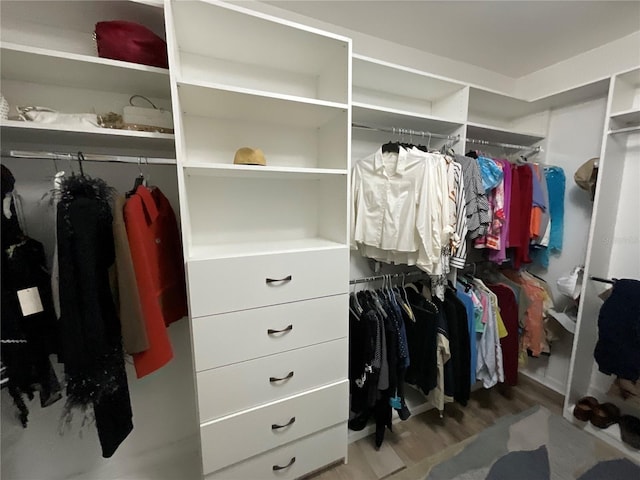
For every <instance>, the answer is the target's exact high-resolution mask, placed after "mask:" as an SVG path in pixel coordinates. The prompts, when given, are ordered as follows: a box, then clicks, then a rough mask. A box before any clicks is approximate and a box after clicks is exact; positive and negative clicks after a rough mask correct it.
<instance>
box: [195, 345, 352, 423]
mask: <svg viewBox="0 0 640 480" xmlns="http://www.w3.org/2000/svg"><path fill="white" fill-rule="evenodd" d="M348 354H349V344H348V340H347V339H346V338H342V339H339V340H334V341H331V342H327V343H321V344H318V345H313V346H311V347H306V348H299V349H296V350H291V351H289V352H285V353H280V354H278V355H271V356H268V357H265V358H259V359H256V360H252V361H249V362H241V363H236V364H233V365H229V366H226V367H221V368H215V369H212V370H207V371H205V372H199V373H198V374H197V381H198V405H199V407H200V408H199V410H200V422H205V421H208V420H213V419H215V418H219V417H222V416H225V415H229V414H232V413H235V412H239V411H241V410H245V409H247V408H251V407H254V406H257V405H261V404H265V403H269V402H273V401H275V400H279V399H283V398H286V397H289V396H291V395H294V394H297V393H301V392H304V391H305V390H311V389H313V388H317V387H318V386H321V385H328V384H330V383H335V382H339V381H340V380H345V379H347V378H348V368H349V366H348Z"/></svg>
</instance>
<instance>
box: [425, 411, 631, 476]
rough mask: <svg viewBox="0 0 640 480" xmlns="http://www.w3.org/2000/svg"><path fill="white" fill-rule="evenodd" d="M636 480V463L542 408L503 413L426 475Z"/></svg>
mask: <svg viewBox="0 0 640 480" xmlns="http://www.w3.org/2000/svg"><path fill="white" fill-rule="evenodd" d="M627 479H628V480H639V479H640V466H638V465H637V464H635V463H633V462H632V461H630V460H628V459H627V458H625V457H624V456H623V454H622V453H620V452H618V451H617V450H615V449H614V448H612V447H610V446H609V445H607V444H606V443H604V442H602V441H601V440H599V439H597V438H596V437H594V436H593V435H590V434H589V433H586V432H583V431H582V430H580V429H578V428H576V427H575V426H574V425H572V424H570V423H569V422H568V421H567V420H565V419H564V418H562V417H560V416H558V415H555V414H553V413H551V412H550V411H549V410H547V409H546V408H544V407H534V408H531V409H529V410H527V411H525V412H522V413H520V414H518V415H511V416H508V417H503V418H501V419H500V420H498V421H497V422H496V423H495V424H494V425H492V426H491V427H489V428H487V429H485V430H483V431H482V432H481V433H479V434H478V435H477V436H476V437H475V438H474V439H472V440H471V441H470V442H469V443H467V444H466V446H465V447H464V449H463V450H462V451H460V453H458V454H457V455H455V456H454V457H452V458H450V459H449V460H447V461H444V462H442V463H440V464H438V465H435V466H434V467H433V468H432V469H431V471H430V472H429V474H428V475H427V477H426V480H627Z"/></svg>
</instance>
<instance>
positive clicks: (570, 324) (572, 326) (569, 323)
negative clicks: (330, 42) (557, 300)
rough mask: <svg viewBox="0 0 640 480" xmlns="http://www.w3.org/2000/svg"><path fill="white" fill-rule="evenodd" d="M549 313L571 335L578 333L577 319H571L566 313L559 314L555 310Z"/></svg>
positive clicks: (550, 310)
mask: <svg viewBox="0 0 640 480" xmlns="http://www.w3.org/2000/svg"><path fill="white" fill-rule="evenodd" d="M547 313H548V314H549V315H551V316H552V317H553V318H554V319H555V320H557V321H558V323H559V324H560V325H562V327H563V328H564V329H565V330H567V331H568V332H570V333H576V321H577V318H575V317H570V316H569V315H567V314H566V313H564V312H557V311H556V310H554V309H553V308H550V309H549V310H548V311H547Z"/></svg>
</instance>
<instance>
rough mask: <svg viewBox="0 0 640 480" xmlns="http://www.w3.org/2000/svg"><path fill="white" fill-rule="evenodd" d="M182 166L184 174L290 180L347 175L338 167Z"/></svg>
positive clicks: (192, 163) (198, 164)
mask: <svg viewBox="0 0 640 480" xmlns="http://www.w3.org/2000/svg"><path fill="white" fill-rule="evenodd" d="M182 166H183V167H184V169H185V174H186V175H187V176H190V175H198V176H216V177H240V178H242V177H248V178H273V179H282V178H287V179H292V180H318V179H322V178H327V177H334V176H340V175H345V176H346V175H347V170H346V169H338V168H303V167H281V166H265V167H263V166H260V165H235V164H225V163H202V162H200V163H197V162H187V163H183V164H182Z"/></svg>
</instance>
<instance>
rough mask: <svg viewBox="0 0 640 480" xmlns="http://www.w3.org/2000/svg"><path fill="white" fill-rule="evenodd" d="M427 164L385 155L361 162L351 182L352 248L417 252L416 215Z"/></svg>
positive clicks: (400, 155) (405, 155)
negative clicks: (365, 247)
mask: <svg viewBox="0 0 640 480" xmlns="http://www.w3.org/2000/svg"><path fill="white" fill-rule="evenodd" d="M424 172H425V163H424V160H422V159H421V158H419V157H417V156H415V155H412V156H410V155H408V152H407V150H405V149H404V148H402V147H400V152H399V153H392V152H385V153H383V152H382V149H381V148H379V149H378V151H376V152H375V153H374V154H373V155H370V156H369V157H367V158H365V159H363V160H361V161H359V162H358V163H357V164H356V165H355V167H354V169H353V175H352V178H351V210H352V211H351V245H352V247H353V248H356V247H357V244H362V245H367V246H370V247H376V248H378V249H381V250H392V251H396V252H416V251H418V248H419V246H420V238H419V236H418V232H417V231H416V228H415V226H416V213H417V205H418V203H419V199H420V194H421V188H422V183H423V181H424Z"/></svg>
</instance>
